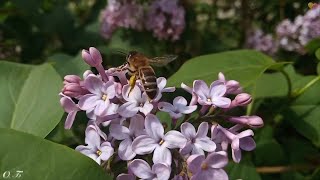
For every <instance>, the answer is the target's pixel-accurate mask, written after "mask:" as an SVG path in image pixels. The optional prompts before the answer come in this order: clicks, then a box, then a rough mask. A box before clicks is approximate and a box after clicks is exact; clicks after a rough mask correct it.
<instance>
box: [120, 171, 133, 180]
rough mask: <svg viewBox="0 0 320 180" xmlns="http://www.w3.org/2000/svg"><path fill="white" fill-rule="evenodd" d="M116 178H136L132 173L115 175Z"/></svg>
mask: <svg viewBox="0 0 320 180" xmlns="http://www.w3.org/2000/svg"><path fill="white" fill-rule="evenodd" d="M117 180H136V178H135V176H134V175H133V174H124V173H122V174H119V175H118V176H117Z"/></svg>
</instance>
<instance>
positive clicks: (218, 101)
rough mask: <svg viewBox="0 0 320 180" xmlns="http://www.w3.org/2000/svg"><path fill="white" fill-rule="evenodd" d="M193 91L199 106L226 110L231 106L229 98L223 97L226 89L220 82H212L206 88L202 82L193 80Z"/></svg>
mask: <svg viewBox="0 0 320 180" xmlns="http://www.w3.org/2000/svg"><path fill="white" fill-rule="evenodd" d="M193 90H194V92H195V93H196V94H197V96H198V102H199V104H201V105H209V106H216V107H221V108H228V107H229V106H230V104H231V100H230V99H229V98H226V97H223V96H224V95H225V94H226V91H227V87H226V85H225V84H224V83H223V82H222V81H214V82H213V83H212V84H211V85H210V88H208V86H207V84H206V83H205V82H204V81H202V80H195V81H194V83H193Z"/></svg>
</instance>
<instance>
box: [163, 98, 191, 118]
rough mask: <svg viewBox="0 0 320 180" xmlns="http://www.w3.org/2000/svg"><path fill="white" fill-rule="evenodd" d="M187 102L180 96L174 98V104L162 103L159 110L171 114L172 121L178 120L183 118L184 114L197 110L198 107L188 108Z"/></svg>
mask: <svg viewBox="0 0 320 180" xmlns="http://www.w3.org/2000/svg"><path fill="white" fill-rule="evenodd" d="M187 104H188V103H187V100H186V99H185V98H184V97H182V96H178V97H176V98H174V100H173V104H170V103H167V102H160V103H159V104H158V108H159V110H160V111H164V112H167V113H169V115H170V116H171V118H172V119H174V120H177V119H179V118H180V117H182V115H183V114H190V113H192V112H193V111H195V110H196V109H197V106H196V105H193V106H187Z"/></svg>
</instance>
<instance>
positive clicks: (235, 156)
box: [232, 149, 241, 163]
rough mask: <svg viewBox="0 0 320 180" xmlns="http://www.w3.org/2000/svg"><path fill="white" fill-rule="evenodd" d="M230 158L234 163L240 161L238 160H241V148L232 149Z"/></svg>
mask: <svg viewBox="0 0 320 180" xmlns="http://www.w3.org/2000/svg"><path fill="white" fill-rule="evenodd" d="M232 159H233V161H234V162H236V163H239V162H240V160H241V150H240V149H232Z"/></svg>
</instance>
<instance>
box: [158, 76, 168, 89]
mask: <svg viewBox="0 0 320 180" xmlns="http://www.w3.org/2000/svg"><path fill="white" fill-rule="evenodd" d="M157 84H158V88H159V91H162V89H164V87H166V84H167V79H166V78H164V77H158V78H157Z"/></svg>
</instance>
